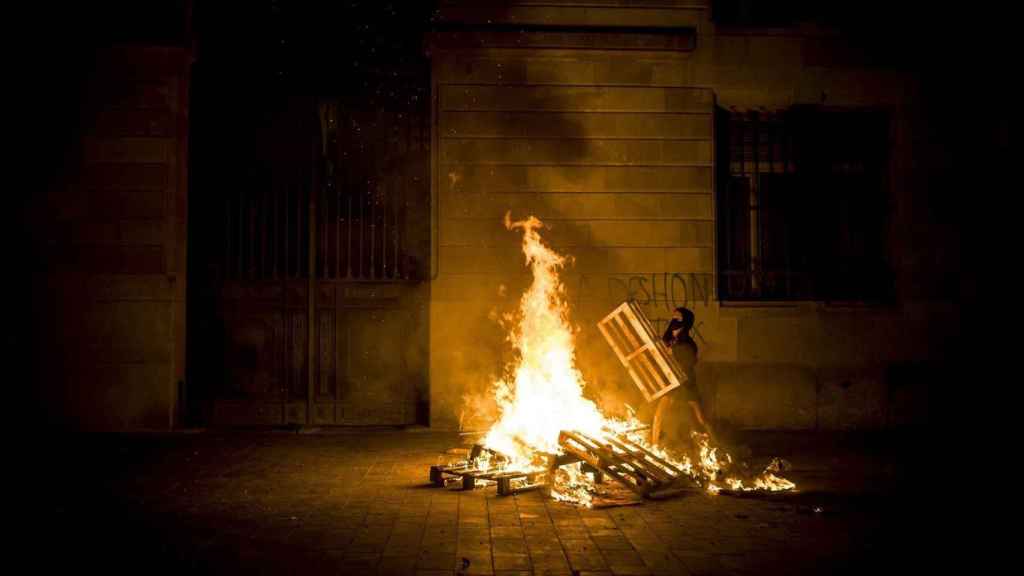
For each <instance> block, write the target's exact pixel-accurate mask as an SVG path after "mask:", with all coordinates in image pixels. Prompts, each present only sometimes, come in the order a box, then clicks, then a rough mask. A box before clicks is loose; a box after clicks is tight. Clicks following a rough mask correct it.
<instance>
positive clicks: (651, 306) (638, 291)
mask: <svg viewBox="0 0 1024 576" xmlns="http://www.w3.org/2000/svg"><path fill="white" fill-rule="evenodd" d="M592 281H593V279H589V278H588V277H587V276H586V275H581V276H580V277H579V282H580V285H579V290H577V291H576V294H577V295H578V296H577V297H578V298H582V297H583V294H584V293H585V292H586V290H585V288H586V287H588V286H590V285H591V282H592ZM607 282H608V285H607V294H608V299H609V300H611V301H614V302H625V301H628V300H632V301H634V302H636V303H637V304H640V306H642V307H643V309H644V311H645V312H646V313H647V316H648V318H649V319H650V321H651V323H652V324H653V325H654V329H655V330H656V331H658V333H661V332H664V331H665V329H666V328H667V327H668V323H669V321H670V320H672V313H673V312H674V311H675V309H676V308H678V307H680V306H685V307H687V308H693V307H694V306H695V305H703V306H705V307H707V306H709V305H710V304H711V296H712V289H713V288H712V286H713V283H712V275H711V274H698V273H695V272H653V273H649V274H632V275H621V276H609V277H607ZM577 304H579V302H577ZM703 325H704V322H703V321H702V320H701V319H700V318H699V317H698V318H697V322H696V324H695V325H694V327H693V334H694V338H695V339H697V341H698V342H699V343H704V344H707V343H708V342H707V340H706V339H705V338H704V336H703V334H701V327H702V326H703Z"/></svg>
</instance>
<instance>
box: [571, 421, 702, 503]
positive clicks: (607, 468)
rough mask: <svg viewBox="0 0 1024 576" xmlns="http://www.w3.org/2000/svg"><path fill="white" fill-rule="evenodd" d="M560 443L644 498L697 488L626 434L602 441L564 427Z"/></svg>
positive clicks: (681, 472) (680, 473) (676, 470)
mask: <svg viewBox="0 0 1024 576" xmlns="http://www.w3.org/2000/svg"><path fill="white" fill-rule="evenodd" d="M558 442H559V444H560V445H561V446H562V448H563V449H564V450H565V451H566V452H567V453H569V454H572V455H574V456H576V457H577V458H579V459H580V460H582V461H584V462H586V463H587V464H589V465H590V466H592V467H593V468H596V469H598V470H600V471H601V472H603V473H604V474H606V475H608V476H609V477H611V478H612V479H614V480H616V481H617V482H618V483H620V484H622V485H623V486H625V487H627V488H629V489H630V490H632V491H634V492H636V493H637V494H639V495H641V496H643V497H645V498H662V497H665V496H670V495H673V494H677V493H679V492H683V491H688V490H691V489H693V488H694V485H693V482H692V481H691V480H690V479H689V477H687V476H686V475H685V474H684V473H683V471H682V470H680V469H679V468H677V467H676V466H674V465H673V464H671V463H670V462H667V461H666V460H664V459H662V458H660V457H658V456H657V455H656V454H654V453H652V452H650V451H648V450H647V449H645V448H644V447H643V446H640V445H639V444H636V443H634V442H632V441H630V440H629V439H627V438H625V437H621V436H619V437H616V436H609V437H608V438H607V440H606V441H605V442H600V441H598V440H596V439H594V438H591V437H589V436H587V435H586V434H583V433H581V432H572V431H568V430H563V431H562V432H561V434H559V438H558Z"/></svg>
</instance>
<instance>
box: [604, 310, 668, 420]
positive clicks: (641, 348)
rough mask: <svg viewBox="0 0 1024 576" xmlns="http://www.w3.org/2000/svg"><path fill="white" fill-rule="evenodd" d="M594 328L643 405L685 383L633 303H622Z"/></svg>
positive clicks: (643, 316) (656, 336)
mask: <svg viewBox="0 0 1024 576" xmlns="http://www.w3.org/2000/svg"><path fill="white" fill-rule="evenodd" d="M597 328H598V330H600V331H601V335H602V336H604V339H605V340H606V341H607V342H608V345H609V346H611V348H612V350H613V351H614V352H615V355H616V356H617V357H618V359H619V361H620V362H622V365H623V366H625V367H626V370H627V371H628V372H629V376H630V377H631V378H632V379H633V383H634V384H636V387H637V388H639V389H640V393H641V394H643V395H644V399H645V400H647V402H653V401H655V400H657V399H659V398H661V397H662V396H664V395H665V394H668V393H669V392H671V391H672V390H674V389H676V388H678V387H680V386H682V385H683V382H685V381H686V375H685V374H684V373H683V371H682V369H681V368H680V367H679V364H678V363H677V362H676V360H675V358H673V357H672V354H671V353H670V352H669V350H668V348H667V347H666V346H665V344H664V343H663V342H662V341H661V337H660V336H659V335H658V334H657V333H655V331H654V326H652V325H651V322H650V321H649V320H648V319H647V316H646V315H645V314H644V311H643V310H642V309H641V308H640V306H639V305H638V304H637V303H636V302H633V301H629V302H624V303H622V304H621V305H620V306H619V307H618V308H616V309H615V310H612V311H611V313H610V314H608V315H607V316H605V317H604V318H603V319H602V320H601V321H600V322H598V323H597Z"/></svg>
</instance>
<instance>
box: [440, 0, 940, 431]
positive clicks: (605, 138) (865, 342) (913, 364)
mask: <svg viewBox="0 0 1024 576" xmlns="http://www.w3.org/2000/svg"><path fill="white" fill-rule="evenodd" d="M514 4H515V3H514ZM521 4H523V6H520V7H519V8H521V10H520V9H519V8H517V9H515V10H512V9H510V10H509V11H508V12H507V13H488V14H487V15H486V21H489V22H491V23H493V22H506V23H508V22H519V23H525V22H526V20H527V19H528V20H529V23H530V24H557V25H567V24H568V23H570V22H575V23H577V24H587V23H592V22H597V21H600V22H606V23H608V22H624V23H625V24H628V25H632V26H639V27H658V26H682V27H691V29H692V31H693V33H694V34H695V36H696V37H695V42H694V43H693V49H692V50H690V49H685V48H680V47H679V46H680V43H678V42H676V43H675V44H669V43H665V42H662V41H661V37H660V36H659V35H658V33H657V32H656V31H655V32H652V31H650V30H638V31H636V32H635V33H636V34H640V35H643V34H649V35H650V38H649V39H646V40H645V39H641V40H639V41H638V42H637V44H640V45H643V46H647V47H653V48H651V49H638V50H629V51H626V50H622V49H615V50H602V49H599V48H593V46H599V45H600V41H601V33H595V34H593V35H591V37H590V39H589V42H590V44H589V45H590V46H591V47H590V48H587V49H579V48H567V47H566V46H569V45H570V44H571V42H568V41H565V40H564V39H562V40H557V41H556V40H552V39H551V38H546V37H540V36H531V33H530V32H524V33H522V34H520V35H519V36H518V37H517V39H516V40H514V41H513V42H510V41H509V39H508V38H507V37H506V36H502V35H500V34H495V35H493V36H487V33H486V32H480V33H479V34H478V35H477V36H475V37H474V38H473V39H472V42H466V43H465V44H464V45H462V46H459V45H457V43H455V42H452V41H451V40H450V39H449V38H440V39H438V38H435V50H434V51H433V53H432V58H433V66H434V80H433V81H434V97H435V101H434V103H435V122H434V131H435V136H434V194H435V209H436V221H435V225H436V226H437V229H438V233H437V242H436V254H437V261H436V270H435V273H436V278H435V280H434V281H433V283H432V299H431V334H432V336H431V391H432V392H431V408H432V423H433V424H434V425H435V426H441V427H444V426H451V425H454V424H456V423H457V422H458V421H459V419H460V416H461V417H462V419H463V420H464V419H465V416H466V411H465V407H466V403H465V401H466V400H467V399H470V400H472V399H473V398H476V397H480V396H486V395H487V394H488V392H487V390H488V386H489V385H490V383H491V382H493V380H494V378H495V376H496V375H497V374H498V373H500V371H501V369H502V367H503V365H504V363H505V362H506V361H507V359H508V355H509V352H510V351H509V347H508V344H507V343H506V342H505V341H504V338H503V336H504V333H505V331H504V330H503V329H502V328H501V327H500V326H499V325H498V324H497V323H496V322H495V321H494V318H496V317H500V315H501V314H503V313H505V312H508V311H510V310H511V309H512V308H513V307H514V306H515V302H516V299H517V298H518V295H519V294H521V292H522V289H523V287H524V286H525V283H526V282H527V281H528V278H527V277H525V276H524V273H525V271H526V270H525V268H524V267H523V259H522V256H521V254H520V252H519V247H518V241H519V238H518V235H517V234H516V233H511V232H508V231H506V230H505V229H504V228H503V226H502V216H503V215H504V214H505V212H506V211H511V213H512V215H513V217H515V218H522V217H525V216H527V215H530V214H533V215H536V216H538V217H539V218H541V219H542V220H544V221H545V222H546V223H547V224H549V229H548V230H545V231H544V233H543V234H544V236H545V238H547V239H549V240H550V242H551V243H552V244H553V245H554V246H555V247H557V248H559V249H560V250H561V251H563V252H564V253H567V254H570V255H572V256H573V258H574V263H573V264H572V265H571V266H570V267H568V268H567V270H566V271H565V274H564V275H563V278H564V280H565V284H566V288H567V293H568V298H569V301H570V303H571V306H572V314H573V320H574V321H575V322H576V323H577V324H578V325H579V327H580V333H579V337H578V341H579V342H578V345H579V361H580V366H581V369H582V370H583V371H584V374H585V376H586V377H587V378H588V381H589V382H590V384H591V386H592V394H593V395H594V396H595V397H597V398H598V399H599V400H600V401H602V402H604V403H605V404H606V405H607V406H609V407H614V406H616V405H621V403H622V402H629V403H634V404H633V405H636V404H635V403H639V402H640V399H639V395H638V394H637V393H636V392H635V391H634V390H633V389H632V385H631V384H630V383H629V382H628V381H627V380H626V375H625V373H624V370H623V369H622V368H621V366H619V365H618V364H617V363H616V362H615V361H614V360H613V357H612V354H611V352H610V350H608V349H607V346H606V345H605V343H604V342H603V340H602V339H601V337H600V335H599V334H598V333H597V330H596V327H595V322H596V321H597V320H598V319H600V318H601V317H602V316H603V315H604V314H606V313H607V312H608V311H610V310H611V309H612V308H613V307H614V306H616V305H617V304H618V303H620V302H621V301H623V300H624V299H627V298H634V299H636V300H637V301H639V302H640V303H641V305H643V306H644V308H645V310H646V311H647V313H648V315H649V316H650V317H651V319H652V320H653V321H654V322H655V323H656V325H658V326H664V325H665V323H666V322H667V320H668V319H669V318H670V317H671V313H672V310H673V309H674V308H675V307H676V306H680V305H686V306H689V307H690V308H692V309H693V310H694V311H695V313H696V317H697V325H696V337H697V341H698V344H699V345H700V348H701V365H700V369H699V379H698V380H699V383H700V387H701V389H702V390H703V392H704V397H705V399H706V403H707V404H708V409H709V411H710V412H711V413H712V415H713V417H715V418H716V419H717V420H719V421H720V422H722V423H724V424H729V425H734V426H738V427H743V428H791V429H810V428H823V429H843V428H875V427H884V426H892V425H902V424H908V423H911V422H921V421H922V420H923V419H924V418H925V415H926V414H927V406H926V403H927V397H928V394H927V389H928V386H929V383H928V380H929V379H930V378H931V377H932V376H933V375H934V373H935V371H936V370H938V369H937V368H935V366H936V362H938V363H940V364H941V361H942V359H943V354H944V353H945V351H946V350H947V349H948V344H947V342H948V339H949V338H950V337H951V335H952V334H953V333H954V330H955V326H956V325H958V322H959V316H958V314H959V313H958V310H957V308H956V307H955V306H954V305H953V304H952V303H951V301H950V294H949V293H948V292H942V291H939V292H936V291H934V290H927V289H924V290H922V289H920V287H921V286H922V285H923V284H927V281H925V282H922V280H923V279H922V277H921V275H922V274H930V275H932V276H936V275H937V276H941V274H943V271H942V270H933V269H927V266H925V267H923V268H922V267H921V266H918V265H916V264H915V263H917V262H918V260H917V259H915V254H916V253H915V252H914V250H913V248H912V246H918V247H920V246H921V245H923V244H924V243H926V242H928V241H929V240H927V239H926V238H927V236H926V237H925V238H922V237H920V236H919V235H918V232H922V231H923V232H925V233H926V234H927V233H933V234H934V233H936V231H934V230H932V231H928V230H923V228H927V226H928V225H927V224H926V222H927V221H928V219H927V214H926V213H925V212H924V211H925V210H926V208H924V202H923V201H922V200H921V199H922V198H926V197H927V193H926V191H927V189H926V182H927V176H926V174H925V173H924V170H926V169H927V160H928V151H927V150H926V148H925V147H926V143H925V142H923V139H922V137H921V135H920V134H919V132H920V128H921V126H923V123H924V122H925V116H924V112H923V111H922V110H921V109H920V108H919V98H920V94H919V92H920V87H919V83H918V81H917V79H916V78H915V77H914V76H912V75H910V74H909V73H906V72H900V71H898V70H895V69H892V68H884V67H883V68H879V67H869V66H867V65H866V64H865V63H864V62H862V61H859V60H858V59H857V57H856V52H855V51H853V52H851V50H850V49H849V47H848V46H847V45H846V44H844V43H843V42H842V41H841V39H837V38H836V37H835V36H834V35H829V34H826V33H824V32H820V31H817V32H815V31H813V30H812V31H806V30H804V31H799V32H798V31H793V30H791V31H788V32H778V31H774V32H772V33H770V34H768V33H764V34H759V33H757V32H756V31H754V32H751V31H742V32H737V31H725V30H718V29H716V26H715V24H714V23H712V21H711V20H710V15H709V14H708V10H707V9H705V8H703V7H701V6H699V5H698V6H694V4H693V3H692V2H687V3H678V4H676V3H672V2H669V3H653V2H652V3H651V5H650V6H639V5H637V4H630V5H629V7H628V8H626V7H624V5H623V6H620V5H618V4H617V3H609V5H608V6H604V7H594V6H591V7H589V8H587V9H586V10H585V14H583V13H581V12H580V10H581V8H580V7H579V6H577V5H575V4H574V3H571V2H566V3H564V4H566V6H563V7H558V6H555V7H553V6H551V5H550V4H552V3H549V5H547V6H545V7H543V8H542V7H538V6H532V5H529V4H530V3H526V2H523V3H521ZM640 4H643V3H640ZM527 5H529V6H527ZM626 12H628V15H629V18H628V20H629V21H628V23H627V22H625V21H620V20H618V19H617V15H618V16H621V15H624V14H626ZM527 13H528V14H529V18H526V16H524V15H523V14H527ZM442 16H448V17H450V18H452V19H455V20H459V19H461V20H460V21H462V22H469V23H475V24H480V22H484V21H485V20H483V19H482V18H483V17H482V16H480V15H478V14H473V13H467V12H465V11H462V12H460V11H459V10H454V9H449V11H448V12H444V11H442ZM503 18H504V20H502V19H503ZM580 18H582V20H579V21H576V20H574V19H580ZM619 25H623V24H619ZM677 33H685V32H678V31H677ZM805 103H813V104H821V103H825V104H827V105H834V106H840V107H872V108H882V109H885V110H887V111H888V112H889V113H890V116H891V118H892V120H893V122H892V124H893V129H892V134H891V151H890V152H891V158H892V160H891V181H892V186H891V206H892V210H893V214H892V227H891V230H890V234H889V235H890V250H891V259H892V261H893V264H894V266H895V267H896V269H897V284H898V285H897V291H898V293H899V300H898V303H897V304H896V305H894V306H888V307H877V306H859V305H858V306H850V305H847V306H835V305H829V304H826V303H821V302H809V303H793V304H782V305H772V306H764V305H742V306H739V305H734V304H730V305H726V304H723V303H720V302H719V301H718V300H717V297H716V289H715V280H716V274H715V270H716V267H715V253H716V252H715V218H714V214H715V206H714V203H715V200H714V194H713V190H714V188H713V166H714V158H713V150H714V146H713V137H714V134H713V130H712V127H713V124H712V111H713V107H714V106H715V105H718V106H721V107H725V108H730V107H735V108H739V109H750V108H767V109H778V108H784V107H788V106H791V105H794V104H805ZM922 216H924V218H922ZM919 222H920V224H919ZM934 241H935V242H937V243H938V244H940V245H948V244H949V241H948V240H943V239H942V238H940V237H938V236H936V237H935V238H934ZM945 266H950V264H948V263H947V264H945ZM897 335H898V336H897ZM473 410H474V409H473V408H471V409H470V410H469V411H468V412H470V413H472V412H473Z"/></svg>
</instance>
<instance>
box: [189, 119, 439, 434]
mask: <svg viewBox="0 0 1024 576" xmlns="http://www.w3.org/2000/svg"><path fill="white" fill-rule="evenodd" d="M270 133H271V135H272V136H271V137H270V138H268V141H267V144H266V145H265V146H263V147H262V148H263V150H265V157H262V158H260V159H259V160H260V162H259V168H257V170H258V171H259V174H257V175H256V177H251V178H249V179H248V181H250V182H256V183H257V184H256V185H254V186H238V187H237V188H228V189H227V190H226V191H225V192H223V193H222V197H221V199H220V200H219V203H220V205H219V206H218V207H217V210H218V211H219V213H220V216H219V217H218V218H216V219H214V218H207V222H208V224H207V226H208V227H211V226H216V227H219V230H218V231H216V232H213V233H208V234H206V235H205V238H207V239H208V241H213V240H212V239H214V238H215V239H216V242H219V244H220V246H221V250H220V254H218V255H217V256H216V257H212V258H210V259H209V261H210V266H212V268H213V269H214V270H215V272H214V273H212V274H210V282H211V283H212V284H213V285H214V287H215V289H216V292H217V294H218V295H219V296H218V298H217V299H216V300H217V301H216V311H215V316H216V319H217V321H216V322H215V326H216V327H219V328H220V332H221V334H220V335H219V338H218V335H217V334H205V335H200V336H198V337H197V338H198V339H199V340H200V341H202V342H208V343H210V344H211V346H212V348H213V349H212V350H201V351H198V352H197V354H199V355H200V356H202V355H204V354H205V356H206V357H207V358H216V357H218V356H219V357H220V364H219V366H218V368H219V369H218V370H211V371H210V373H211V374H215V376H213V377H212V379H213V380H214V381H215V385H214V391H213V393H212V394H211V398H210V403H209V406H210V408H211V409H212V412H211V414H210V420H211V421H212V423H213V424H215V425H261V424H262V425H275V424H318V425H320V424H324V425H326V424H343V425H346V424H355V425H367V424H375V425H380V424H392V425H395V424H410V423H415V422H417V421H418V420H422V419H423V418H424V416H423V415H424V414H425V405H426V396H427V394H426V368H425V367H426V364H427V361H428V360H427V341H428V334H427V319H428V307H427V306H426V301H427V298H428V289H427V285H426V283H425V280H426V278H424V275H425V270H427V269H429V264H427V263H428V262H429V257H430V255H429V233H430V232H429V221H430V218H429V213H430V206H429V197H430V194H429V178H428V175H429V150H428V146H429V138H430V131H429V115H428V114H424V113H419V107H418V105H417V106H416V107H413V108H411V109H406V108H402V107H399V108H397V109H396V107H395V106H378V107H375V108H370V107H369V106H364V107H354V106H351V105H348V104H346V103H345V102H342V101H338V100H321V101H318V102H313V101H310V100H306V101H297V102H292V103H291V105H290V106H289V107H288V109H286V110H284V111H282V112H281V113H280V114H278V115H277V116H276V117H275V119H274V126H273V129H272V130H270ZM205 203H206V205H207V206H210V205H212V204H213V202H211V201H206V202H205ZM199 236H200V237H201V238H202V237H204V236H203V235H202V234H201V235H199ZM194 340H195V339H194ZM200 346H202V344H200ZM195 372H196V371H193V373H195Z"/></svg>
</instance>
